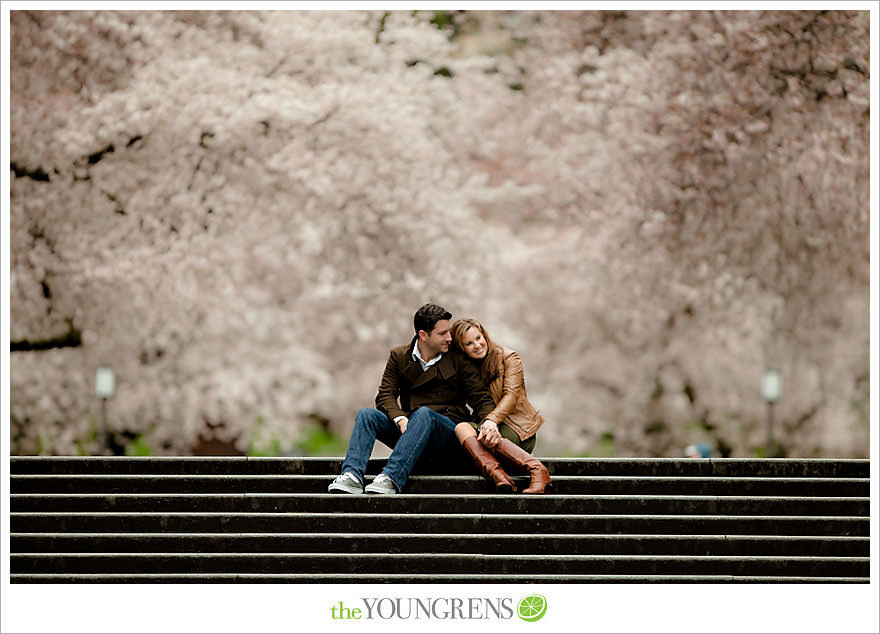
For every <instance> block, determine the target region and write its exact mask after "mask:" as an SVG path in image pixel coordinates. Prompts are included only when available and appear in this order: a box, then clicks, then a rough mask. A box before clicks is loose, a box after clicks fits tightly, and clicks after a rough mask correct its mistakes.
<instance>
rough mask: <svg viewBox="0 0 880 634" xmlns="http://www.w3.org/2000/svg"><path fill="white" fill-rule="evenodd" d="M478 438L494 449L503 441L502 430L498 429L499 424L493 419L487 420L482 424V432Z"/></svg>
mask: <svg viewBox="0 0 880 634" xmlns="http://www.w3.org/2000/svg"><path fill="white" fill-rule="evenodd" d="M477 440H479V441H480V442H482V443H483V444H484V445H486V446H487V447H488V448H489V449H494V448H495V447H496V446H497V445H498V443H500V442H501V432H499V431H498V425H496V424H495V423H493V422H492V421H491V420H486V421H484V422H483V424H482V425H480V433H479V434H478V435H477Z"/></svg>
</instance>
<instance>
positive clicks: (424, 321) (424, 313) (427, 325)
mask: <svg viewBox="0 0 880 634" xmlns="http://www.w3.org/2000/svg"><path fill="white" fill-rule="evenodd" d="M441 319H452V313H450V312H449V311H448V310H446V309H445V308H443V307H442V306H438V305H437V304H425V305H424V306H422V307H421V308H419V309H418V310H417V311H416V314H415V316H414V317H413V326H414V327H415V329H416V334H418V332H419V330H424V331H425V332H431V331H432V330H434V326H435V325H436V324H437V322H438V321H440V320H441Z"/></svg>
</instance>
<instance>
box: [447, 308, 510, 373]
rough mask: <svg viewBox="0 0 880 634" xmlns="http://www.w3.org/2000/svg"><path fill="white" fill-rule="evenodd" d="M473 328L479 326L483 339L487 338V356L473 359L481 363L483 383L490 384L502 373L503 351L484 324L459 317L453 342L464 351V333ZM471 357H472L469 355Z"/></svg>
mask: <svg viewBox="0 0 880 634" xmlns="http://www.w3.org/2000/svg"><path fill="white" fill-rule="evenodd" d="M471 328H478V329H479V330H480V333H481V334H482V335H483V339H485V340H486V356H485V358H483V359H482V361H477V360H475V359H471V361H474V362H475V363H477V364H479V368H480V378H481V379H482V380H483V383H485V384H486V385H489V384H490V383H491V382H492V381H494V380H495V379H496V378H498V376H500V375H501V370H502V366H503V360H502V356H503V354H502V352H501V348H500V347H499V346H496V345H495V343H494V342H493V341H492V338H491V337H490V336H489V333H488V332H486V329H485V328H484V327H483V324H481V323H480V322H478V321H477V320H476V319H470V318H464V319H458V320H456V321H455V323H454V324H452V342H453V344H454V345H455V347H456V348H458V349H459V350H461V351H462V352H464V346H462V345H461V342H462V339H464V334H465V333H466V332H467V331H468V330H470V329H471ZM468 358H469V359H470V357H468Z"/></svg>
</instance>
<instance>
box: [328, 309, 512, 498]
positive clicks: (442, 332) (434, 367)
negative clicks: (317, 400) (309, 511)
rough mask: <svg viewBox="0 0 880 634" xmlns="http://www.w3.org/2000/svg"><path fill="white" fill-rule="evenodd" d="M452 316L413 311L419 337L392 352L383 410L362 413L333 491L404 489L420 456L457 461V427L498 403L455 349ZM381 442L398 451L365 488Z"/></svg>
mask: <svg viewBox="0 0 880 634" xmlns="http://www.w3.org/2000/svg"><path fill="white" fill-rule="evenodd" d="M451 320H452V314H451V313H450V312H449V311H447V310H446V309H445V308H443V307H441V306H437V305H436V304H425V305H424V306H422V307H421V308H419V310H418V311H416V314H415V315H414V316H413V327H414V328H415V331H416V335H415V337H413V340H412V341H411V342H410V344H409V345H408V346H398V347H396V348H393V349H392V350H391V354H390V355H389V357H388V362H387V363H386V364H385V372H384V373H383V375H382V382H381V384H380V385H379V392H378V394H377V395H376V409H373V408H370V407H365V408H363V409H361V410H360V411H359V412H358V413H357V417H356V418H355V421H354V429H353V430H352V433H351V439H350V440H349V442H348V451H347V452H346V454H345V461H344V462H343V463H342V469H341V475H340V476H339V477H337V478H336V479H335V480H334V481H333V482H332V483H331V484H330V486H329V487H327V490H328V491H329V492H330V493H349V494H354V495H361V494H363V493H364V492H365V491H366V492H367V493H377V494H390V495H393V494H396V493H399V492H400V491H402V490H403V487H404V486H405V485H406V481H407V479H408V478H409V474H410V473H411V472H412V470H413V467H414V466H415V465H416V462H417V461H418V460H419V458H422V457H424V458H425V459H426V460H437V459H441V458H444V457H446V456H448V457H449V459H450V460H452V459H453V456H456V455H457V454H456V453H454V452H458V451H460V449H459V442H458V440H457V439H456V437H455V425H456V424H457V423H460V422H462V421H466V420H470V419H471V413H470V411H469V410H468V407H467V406H468V405H470V407H471V408H472V409H473V411H474V414H475V415H476V416H477V420H485V419H486V416H487V415H488V414H489V412H491V411H492V409H493V408H494V407H495V403H494V401H493V400H492V396H491V394H490V393H489V390H488V389H487V388H486V386H485V385H484V384H483V382H482V381H481V380H480V377H479V375H478V374H477V371H476V369H475V368H474V367H473V365H472V364H471V363H470V362H469V361H468V360H467V359H466V358H465V357H464V355H462V354H460V353H457V352H454V351H450V350H449V344H450V343H451V342H452V335H451V334H450V333H451V330H452V322H451ZM377 439H378V440H380V441H382V442H383V443H385V444H386V445H388V446H389V447H391V448H392V449H393V451H392V452H391V456H390V457H389V458H388V462H387V464H386V465H385V468H384V469H382V472H381V473H380V474H379V475H377V476H376V478H375V479H374V480H373V482H372V483H370V484H368V485H367V486H366V488H365V487H364V471H365V470H366V468H367V461H368V460H369V458H370V454H371V453H372V452H373V445H374V444H375V443H376V440H377Z"/></svg>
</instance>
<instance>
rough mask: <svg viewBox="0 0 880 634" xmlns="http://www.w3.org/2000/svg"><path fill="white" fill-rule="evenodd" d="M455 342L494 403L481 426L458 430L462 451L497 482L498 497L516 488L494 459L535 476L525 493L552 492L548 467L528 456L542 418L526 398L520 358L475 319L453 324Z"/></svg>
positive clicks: (472, 425)
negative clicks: (475, 369)
mask: <svg viewBox="0 0 880 634" xmlns="http://www.w3.org/2000/svg"><path fill="white" fill-rule="evenodd" d="M452 342H453V344H454V345H455V346H456V347H458V349H459V350H461V351H462V352H464V354H465V355H466V356H468V357H469V358H470V359H471V361H472V362H473V363H474V364H475V365H476V366H477V367H478V368H479V372H480V377H481V378H482V379H483V382H484V383H485V384H486V385H487V386H488V387H489V392H490V393H491V394H492V398H493V399H494V400H495V409H493V410H492V412H491V413H490V414H489V415H488V416H487V417H486V420H485V421H484V422H483V423H482V424H481V425H479V426H478V425H477V423H459V424H458V425H457V426H456V427H455V435H456V436H457V437H458V440H459V442H461V446H462V447H464V449H465V451H466V452H467V453H468V454H469V455H470V457H471V459H472V460H473V461H474V463H475V464H476V465H477V467H478V468H479V469H480V471H481V472H482V473H483V475H485V476H486V477H487V478H489V479H490V480H492V481H493V482H494V483H495V490H496V491H497V492H499V493H515V492H516V485H514V483H513V480H512V479H511V478H510V476H509V475H507V473H505V471H504V469H503V468H502V467H501V465H500V464H499V462H498V460H497V458H496V456H498V457H500V458H502V459H504V461H505V462H506V463H509V464H511V465H513V466H515V467H518V468H520V469H521V470H523V471H526V472H528V473H529V474H530V475H531V484H530V485H529V487H528V488H527V489H524V490H523V493H544V492H545V491H549V490H550V488H551V483H550V474H549V472H548V471H547V467H545V466H544V465H543V464H541V461H540V460H538V459H537V458H535V457H534V456H532V455H531V453H530V452H531V451H532V450H533V449H534V448H535V441H536V436H535V432H537V431H538V428H539V427H540V426H541V425H543V424H544V417H543V416H541V414H539V413H538V411H537V410H536V409H535V407H534V406H533V405H532V404H531V403H530V402H529V399H528V398H527V397H526V385H525V380H524V378H523V368H522V362H521V361H520V358H519V355H518V354H517V353H516V352H514V351H513V350H508V349H506V348H502V347H501V346H499V345H496V344H494V343H493V342H492V339H490V338H489V334H488V333H487V332H486V329H485V328H484V327H483V325H482V324H481V323H480V322H478V321H476V320H474V319H459V320H457V321H456V322H455V323H454V324H452ZM477 431H479V435H477Z"/></svg>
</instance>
